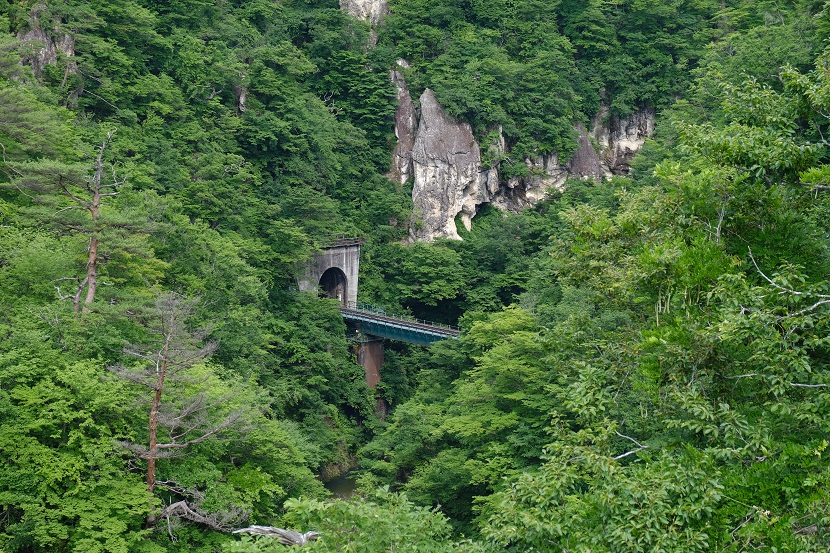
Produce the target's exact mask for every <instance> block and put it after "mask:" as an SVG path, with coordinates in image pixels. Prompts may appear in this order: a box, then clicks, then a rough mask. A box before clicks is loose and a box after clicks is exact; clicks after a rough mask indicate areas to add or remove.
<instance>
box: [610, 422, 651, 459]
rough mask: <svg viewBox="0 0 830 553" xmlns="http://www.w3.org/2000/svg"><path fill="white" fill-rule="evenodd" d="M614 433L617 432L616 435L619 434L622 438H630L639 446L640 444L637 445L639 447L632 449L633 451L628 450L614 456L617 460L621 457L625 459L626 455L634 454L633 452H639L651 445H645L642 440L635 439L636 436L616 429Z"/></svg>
mask: <svg viewBox="0 0 830 553" xmlns="http://www.w3.org/2000/svg"><path fill="white" fill-rule="evenodd" d="M614 434H616V435H617V436H619V437H620V438H625V439H626V440H630V441H631V442H633V443H634V444H635V445H637V446H638V447H637V449H632V450H631V451H626V452H625V453H623V454H622V455H617V456H616V457H613V459H614V460H615V461H618V460H620V459H623V458H624V457H628V456H629V455H633V454H635V453H637V452H640V451H643V450H644V449H649V447H648V446H647V445H643V444H641V443H640V442H638V441H637V440H635V439H634V438H632V437H631V436H626V435H625V434H620V433H619V432H617V431H616V430H614Z"/></svg>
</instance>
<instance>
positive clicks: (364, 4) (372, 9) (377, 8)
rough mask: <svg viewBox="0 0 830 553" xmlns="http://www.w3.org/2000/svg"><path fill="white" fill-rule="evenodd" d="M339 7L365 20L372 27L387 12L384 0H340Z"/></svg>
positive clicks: (387, 8)
mask: <svg viewBox="0 0 830 553" xmlns="http://www.w3.org/2000/svg"><path fill="white" fill-rule="evenodd" d="M340 9H341V10H345V11H346V12H347V13H349V14H350V15H353V16H354V17H356V18H358V19H362V20H364V21H367V22H368V23H369V24H370V25H371V26H372V27H374V26H375V25H377V24H378V22H380V20H381V19H382V18H383V16H384V15H386V14H387V13H389V7H388V6H387V4H386V0H340Z"/></svg>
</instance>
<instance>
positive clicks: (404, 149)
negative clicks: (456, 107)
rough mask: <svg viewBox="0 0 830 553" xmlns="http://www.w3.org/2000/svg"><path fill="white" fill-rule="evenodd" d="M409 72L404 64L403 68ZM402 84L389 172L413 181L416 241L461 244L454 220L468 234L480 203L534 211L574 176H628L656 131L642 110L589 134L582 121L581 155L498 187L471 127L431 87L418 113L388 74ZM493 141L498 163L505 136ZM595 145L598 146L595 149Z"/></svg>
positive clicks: (551, 159) (538, 165) (543, 160)
mask: <svg viewBox="0 0 830 553" xmlns="http://www.w3.org/2000/svg"><path fill="white" fill-rule="evenodd" d="M400 65H401V66H402V67H405V62H404V63H400ZM390 78H391V79H392V82H393V83H394V84H395V86H396V87H397V92H398V108H397V111H396V114H395V134H396V136H397V137H398V144H397V146H396V148H395V151H394V153H393V158H392V167H391V169H390V172H389V175H388V176H389V178H390V179H391V180H394V181H397V182H400V183H404V182H406V181H407V180H408V179H409V178H413V188H412V201H413V203H414V207H415V215H416V218H417V222H416V223H415V224H414V225H413V227H412V228H411V229H410V238H411V239H412V240H417V241H426V242H430V241H433V240H435V239H436V238H451V239H460V236H459V235H458V232H457V230H456V227H455V221H456V218H457V217H459V216H460V219H461V222H462V223H463V224H464V226H465V227H466V228H467V229H468V230H469V229H470V227H471V224H472V219H473V217H475V215H476V213H477V211H478V208H479V206H481V205H482V204H484V203H490V204H492V205H494V206H496V207H498V208H499V209H501V210H503V211H509V212H519V211H521V210H522V209H525V208H528V207H532V206H534V205H535V204H536V203H537V202H539V201H540V200H542V199H543V198H544V197H545V196H546V195H547V193H548V192H549V191H551V190H562V189H563V187H564V184H565V181H566V180H567V179H568V177H576V178H582V179H591V180H600V179H602V178H610V177H612V176H613V175H618V174H625V173H628V170H629V168H630V163H631V158H632V157H634V154H636V153H637V151H639V149H640V148H641V147H642V145H643V143H644V142H645V140H646V138H648V136H650V135H651V134H652V133H653V132H654V112H653V111H652V110H650V109H646V110H641V111H638V112H636V113H634V114H632V115H631V116H629V117H626V118H622V119H620V118H618V117H608V116H607V111H606V112H604V113H600V114H598V115H597V117H595V118H594V120H593V121H592V122H591V123H592V125H591V126H592V128H591V131H590V132H589V131H588V130H586V129H585V128H584V127H583V126H582V125H581V124H577V125H576V130H577V132H578V133H579V141H578V144H577V151H576V152H575V153H574V155H573V157H572V158H571V159H570V160H569V161H568V162H567V163H566V164H562V163H560V161H559V158H558V157H557V156H556V154H548V155H544V156H537V157H535V158H532V159H526V160H525V164H526V165H527V166H528V168H529V169H530V174H529V175H528V176H524V177H521V178H519V177H514V178H511V179H509V180H508V181H507V182H506V183H503V182H500V179H499V173H498V167H491V168H486V167H485V166H484V165H483V163H482V161H481V148H480V147H479V144H478V143H477V142H476V140H475V138H474V136H473V133H472V129H471V128H470V126H469V125H468V124H467V123H463V122H456V121H453V120H452V119H450V118H449V117H447V115H446V113H444V110H443V108H442V107H441V105H440V104H439V103H438V101H437V100H436V98H435V94H433V92H432V91H431V90H430V89H427V90H425V91H424V94H423V95H422V96H421V98H420V114H419V112H418V110H417V109H416V108H415V106H414V104H413V102H412V100H411V97H410V95H409V90H408V88H407V86H406V83H405V82H404V79H403V75H402V74H401V73H400V72H399V71H392V72H390ZM497 135H498V139H497V140H496V142H495V143H493V144H490V145H485V149H486V150H487V151H488V152H489V153H490V154H491V155H490V156H489V157H491V158H493V159H497V158H499V157H500V155H501V154H503V153H504V152H505V149H506V145H505V141H504V138H503V136H502V135H501V131H500V130H499V132H498V133H497ZM594 144H598V145H599V146H600V151H599V152H597V151H596V149H595V148H594Z"/></svg>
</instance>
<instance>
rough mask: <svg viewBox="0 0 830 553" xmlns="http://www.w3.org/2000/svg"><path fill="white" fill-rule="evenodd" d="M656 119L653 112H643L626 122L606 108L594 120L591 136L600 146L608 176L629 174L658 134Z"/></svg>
mask: <svg viewBox="0 0 830 553" xmlns="http://www.w3.org/2000/svg"><path fill="white" fill-rule="evenodd" d="M654 117H655V114H654V110H653V109H651V108H644V109H641V110H639V111H636V112H634V113H632V114H631V115H629V116H628V117H624V118H620V117H616V116H613V117H609V115H608V110H607V108H603V109H602V110H600V112H599V113H598V114H597V115H596V116H594V118H593V121H592V123H593V129H592V130H591V135H592V136H593V138H594V139H595V140H596V142H597V144H598V145H599V149H600V152H601V154H600V157H601V163H602V167H603V172H604V175H605V176H611V175H625V174H627V173H628V171H629V169H630V168H631V158H633V157H634V154H636V153H637V152H639V151H640V148H642V147H643V144H645V141H646V139H647V138H648V137H649V136H651V135H652V133H653V132H654Z"/></svg>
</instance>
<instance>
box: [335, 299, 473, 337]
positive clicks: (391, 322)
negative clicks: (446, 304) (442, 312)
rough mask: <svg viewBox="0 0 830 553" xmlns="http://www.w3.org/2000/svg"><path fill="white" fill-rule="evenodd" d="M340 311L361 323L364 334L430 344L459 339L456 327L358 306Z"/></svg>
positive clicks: (350, 319)
mask: <svg viewBox="0 0 830 553" xmlns="http://www.w3.org/2000/svg"><path fill="white" fill-rule="evenodd" d="M340 313H341V314H342V315H343V318H344V319H346V320H348V321H353V322H356V323H358V324H359V325H360V330H361V332H362V333H363V334H367V335H371V336H378V337H380V338H388V339H390V340H398V341H401V342H409V343H410V344H419V345H422V346H428V345H429V344H431V343H433V342H437V341H439V340H450V339H458V334H459V331H458V329H456V328H452V327H448V326H440V325H436V324H431V323H426V322H424V321H414V320H408V319H403V318H398V317H392V316H389V315H385V314H380V313H376V312H372V311H367V310H361V309H357V308H349V307H341V308H340Z"/></svg>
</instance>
